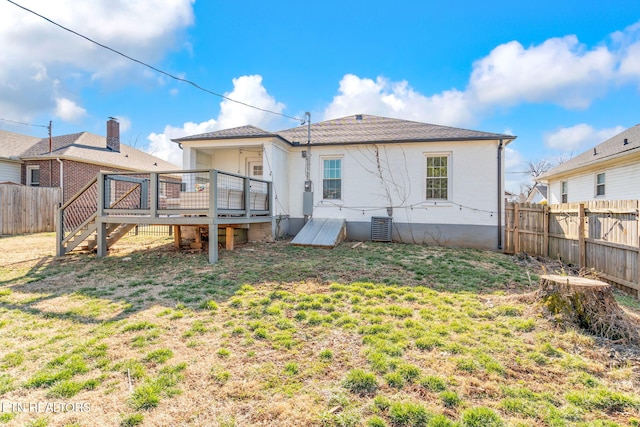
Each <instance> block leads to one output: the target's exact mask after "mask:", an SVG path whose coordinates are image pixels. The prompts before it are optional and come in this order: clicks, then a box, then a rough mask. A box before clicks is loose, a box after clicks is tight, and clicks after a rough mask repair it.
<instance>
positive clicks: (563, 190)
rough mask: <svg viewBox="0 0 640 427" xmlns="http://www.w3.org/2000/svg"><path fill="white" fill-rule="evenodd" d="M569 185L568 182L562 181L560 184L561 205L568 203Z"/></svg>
mask: <svg viewBox="0 0 640 427" xmlns="http://www.w3.org/2000/svg"><path fill="white" fill-rule="evenodd" d="M568 190H569V185H568V182H567V181H562V182H561V183H560V203H567V200H568V199H569V198H568V195H569V192H568Z"/></svg>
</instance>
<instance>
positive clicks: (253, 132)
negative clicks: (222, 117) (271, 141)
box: [172, 125, 277, 142]
mask: <svg viewBox="0 0 640 427" xmlns="http://www.w3.org/2000/svg"><path fill="white" fill-rule="evenodd" d="M270 136H277V135H274V134H273V133H271V132H267V131H265V130H262V129H260V128H257V127H255V126H251V125H247V126H240V127H236V128H231V129H223V130H217V131H215V132H207V133H201V134H198V135H191V136H185V137H182V138H177V139H173V140H172V141H174V142H183V141H199V140H209V139H230V138H258V137H270Z"/></svg>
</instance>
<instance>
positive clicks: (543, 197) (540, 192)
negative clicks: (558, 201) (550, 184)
mask: <svg viewBox="0 0 640 427" xmlns="http://www.w3.org/2000/svg"><path fill="white" fill-rule="evenodd" d="M547 189H548V188H547V186H546V185H543V184H540V183H539V182H536V183H535V184H534V186H533V187H531V191H529V195H527V199H526V200H525V202H526V203H547Z"/></svg>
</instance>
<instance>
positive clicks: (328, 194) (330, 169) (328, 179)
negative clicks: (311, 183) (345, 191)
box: [322, 159, 342, 200]
mask: <svg viewBox="0 0 640 427" xmlns="http://www.w3.org/2000/svg"><path fill="white" fill-rule="evenodd" d="M322 198H323V199H325V200H340V199H342V159H323V160H322Z"/></svg>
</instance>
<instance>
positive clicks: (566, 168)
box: [538, 125, 640, 204]
mask: <svg viewBox="0 0 640 427" xmlns="http://www.w3.org/2000/svg"><path fill="white" fill-rule="evenodd" d="M538 180H539V181H541V182H544V183H547V185H548V187H549V189H548V200H549V203H550V204H556V203H567V202H583V201H590V200H626V199H640V186H639V185H638V182H640V125H635V126H633V127H631V128H629V129H627V130H625V131H624V132H622V133H620V134H618V135H616V136H614V137H612V138H609V139H608V140H606V141H604V142H603V143H601V144H599V145H596V146H595V147H594V148H592V149H589V150H587V151H585V152H584V153H582V154H580V155H578V156H576V157H574V158H572V159H571V160H569V161H567V162H565V163H563V164H561V165H559V166H556V167H555V168H553V169H551V170H549V171H548V172H547V173H545V174H543V175H541V176H540V177H539V178H538Z"/></svg>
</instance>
